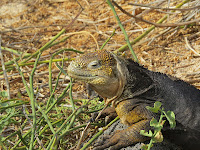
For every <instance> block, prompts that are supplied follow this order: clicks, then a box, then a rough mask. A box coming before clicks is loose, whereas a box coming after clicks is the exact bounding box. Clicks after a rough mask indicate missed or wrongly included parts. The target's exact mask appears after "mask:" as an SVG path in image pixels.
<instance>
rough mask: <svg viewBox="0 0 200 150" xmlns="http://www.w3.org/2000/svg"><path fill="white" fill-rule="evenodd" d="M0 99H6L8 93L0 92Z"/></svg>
mask: <svg viewBox="0 0 200 150" xmlns="http://www.w3.org/2000/svg"><path fill="white" fill-rule="evenodd" d="M0 97H8V92H6V91H0Z"/></svg>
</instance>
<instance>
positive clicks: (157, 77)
mask: <svg viewBox="0 0 200 150" xmlns="http://www.w3.org/2000/svg"><path fill="white" fill-rule="evenodd" d="M68 74H69V76H71V77H72V78H74V79H76V80H80V81H83V82H86V83H88V84H90V86H91V87H92V88H93V89H94V90H95V91H96V92H97V93H98V94H99V95H101V96H102V97H103V98H105V100H106V103H110V102H111V103H112V106H113V107H115V110H116V112H117V114H118V116H119V117H120V119H121V121H122V123H124V124H126V125H128V126H129V127H128V128H127V129H125V130H122V131H118V132H116V133H115V134H114V135H112V136H111V137H110V138H108V139H107V140H105V141H104V143H102V145H100V146H98V147H96V149H105V148H107V147H110V148H111V149H113V150H114V149H120V148H122V147H126V146H128V145H132V144H134V143H137V142H142V141H145V140H148V138H147V137H144V136H142V135H140V130H146V131H148V130H149V129H150V126H149V122H150V120H151V118H152V117H153V116H154V115H155V114H153V113H152V112H150V111H148V110H147V109H146V106H152V105H153V103H154V102H155V101H161V102H162V104H163V107H164V108H165V110H170V111H173V112H174V113H175V115H176V122H177V124H178V126H177V129H178V130H179V131H181V132H177V134H176V135H173V138H175V141H177V143H178V144H180V145H182V146H183V149H187V147H189V148H195V147H197V146H200V139H199V138H200V91H199V90H198V89H196V88H195V87H194V86H192V85H189V84H187V83H185V82H184V81H182V80H173V79H172V78H170V77H168V76H167V75H165V74H162V73H157V72H152V71H149V70H147V69H145V68H143V67H142V66H139V65H138V64H137V63H135V62H133V61H132V60H129V59H128V60H127V59H124V58H121V57H118V56H116V55H115V54H113V53H111V52H108V51H105V50H101V51H96V52H91V53H88V54H84V55H81V56H80V57H78V58H77V59H76V60H75V61H72V62H71V64H70V65H69V67H68ZM175 130H176V128H175V129H174V131H175ZM169 132H170V131H169ZM170 134H171V133H170ZM169 137H170V135H169ZM164 138H165V137H164Z"/></svg>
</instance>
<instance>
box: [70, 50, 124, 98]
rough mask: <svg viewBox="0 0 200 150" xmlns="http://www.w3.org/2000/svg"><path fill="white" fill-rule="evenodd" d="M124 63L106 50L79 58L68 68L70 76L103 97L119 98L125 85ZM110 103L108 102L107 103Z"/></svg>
mask: <svg viewBox="0 0 200 150" xmlns="http://www.w3.org/2000/svg"><path fill="white" fill-rule="evenodd" d="M124 68H125V67H123V63H121V61H120V60H119V58H118V57H117V56H115V55H114V54H112V53H111V52H108V51H106V50H99V51H95V52H90V53H87V54H84V55H81V56H79V57H77V58H76V59H75V60H74V61H72V62H71V64H70V65H69V67H68V74H69V76H71V77H72V78H74V79H75V80H80V81H83V82H86V83H88V84H90V85H91V87H92V88H93V89H94V90H95V91H96V92H97V93H98V94H99V95H101V96H102V97H104V98H108V99H113V98H116V97H119V96H120V95H121V93H122V91H123V87H124V85H125V83H124V82H125V80H126V79H125V74H124ZM107 102H108V101H107Z"/></svg>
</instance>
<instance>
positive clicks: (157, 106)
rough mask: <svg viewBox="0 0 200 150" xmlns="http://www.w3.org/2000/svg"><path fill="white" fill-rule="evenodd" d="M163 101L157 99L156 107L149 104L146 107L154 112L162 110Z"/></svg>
mask: <svg viewBox="0 0 200 150" xmlns="http://www.w3.org/2000/svg"><path fill="white" fill-rule="evenodd" d="M161 105H162V103H161V102H159V101H156V102H155V103H154V107H150V106H147V107H146V108H147V109H148V110H150V111H152V112H154V113H158V111H159V110H160V107H161Z"/></svg>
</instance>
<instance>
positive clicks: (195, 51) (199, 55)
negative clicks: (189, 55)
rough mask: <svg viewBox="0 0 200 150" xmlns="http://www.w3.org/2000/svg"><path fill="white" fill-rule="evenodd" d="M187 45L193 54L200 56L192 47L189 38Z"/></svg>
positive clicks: (186, 41) (186, 40)
mask: <svg viewBox="0 0 200 150" xmlns="http://www.w3.org/2000/svg"><path fill="white" fill-rule="evenodd" d="M185 43H186V46H187V47H188V48H189V49H190V50H191V51H192V52H194V53H195V54H196V55H197V56H200V54H199V53H197V52H196V51H195V50H194V49H193V48H192V47H191V46H190V44H189V42H188V39H187V37H185Z"/></svg>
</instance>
